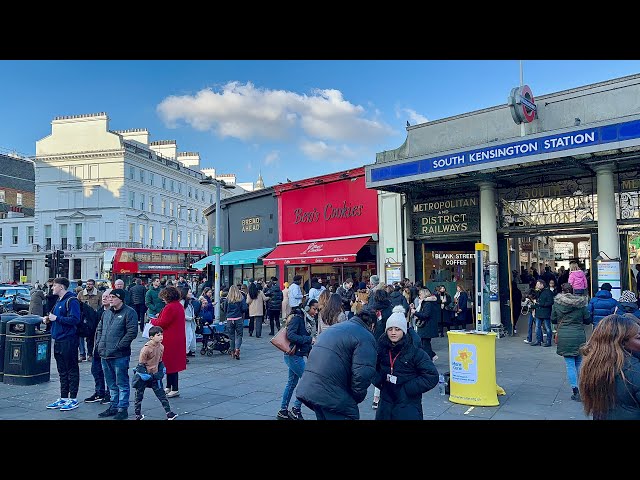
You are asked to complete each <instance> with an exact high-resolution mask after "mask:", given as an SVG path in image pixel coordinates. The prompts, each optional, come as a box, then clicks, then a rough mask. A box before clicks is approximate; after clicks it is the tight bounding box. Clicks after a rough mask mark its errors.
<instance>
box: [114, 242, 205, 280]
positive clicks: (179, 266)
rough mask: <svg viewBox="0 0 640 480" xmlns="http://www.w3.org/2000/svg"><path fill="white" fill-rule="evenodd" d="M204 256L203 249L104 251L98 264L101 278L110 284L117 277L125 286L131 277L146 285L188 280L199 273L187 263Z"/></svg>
mask: <svg viewBox="0 0 640 480" xmlns="http://www.w3.org/2000/svg"><path fill="white" fill-rule="evenodd" d="M205 256H206V252H205V251H204V250H173V249H171V250H168V249H159V248H107V249H105V251H104V257H103V262H102V277H103V278H105V279H107V280H110V281H111V283H112V284H113V282H115V281H116V280H117V279H119V278H121V279H122V280H124V284H125V285H129V284H131V281H132V280H133V279H134V278H141V279H142V281H143V282H144V283H149V282H150V281H151V279H152V278H155V277H159V278H161V279H162V278H166V279H170V280H175V279H177V278H178V277H180V276H181V275H182V276H184V277H185V278H191V277H193V276H195V275H198V274H199V273H200V272H201V271H200V270H195V269H193V268H191V264H193V263H195V262H197V261H198V260H200V259H201V258H203V257H205Z"/></svg>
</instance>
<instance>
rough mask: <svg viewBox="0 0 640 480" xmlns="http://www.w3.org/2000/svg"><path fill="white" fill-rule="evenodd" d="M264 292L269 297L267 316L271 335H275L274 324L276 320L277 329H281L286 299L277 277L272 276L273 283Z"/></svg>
mask: <svg viewBox="0 0 640 480" xmlns="http://www.w3.org/2000/svg"><path fill="white" fill-rule="evenodd" d="M263 293H264V296H265V297H267V298H268V299H269V301H268V302H267V316H268V317H269V328H270V329H271V331H270V332H269V335H275V330H274V329H273V324H274V322H275V326H276V329H277V330H280V315H281V313H282V301H283V300H284V296H283V295H282V290H280V284H279V283H278V279H277V278H276V277H271V285H270V286H269V287H268V288H267V289H266V290H264V291H263Z"/></svg>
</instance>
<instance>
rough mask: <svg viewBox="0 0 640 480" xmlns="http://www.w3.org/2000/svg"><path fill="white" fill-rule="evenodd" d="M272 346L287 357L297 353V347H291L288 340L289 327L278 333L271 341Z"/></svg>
mask: <svg viewBox="0 0 640 480" xmlns="http://www.w3.org/2000/svg"><path fill="white" fill-rule="evenodd" d="M270 342H271V344H272V345H273V346H274V347H276V348H277V349H278V350H280V351H282V352H284V353H285V354H287V355H293V354H294V353H296V345H295V343H294V344H293V347H292V346H291V342H290V341H289V339H288V338H287V327H282V328H281V329H280V330H279V331H278V333H276V334H275V335H274V336H273V337H272V338H271V340H270Z"/></svg>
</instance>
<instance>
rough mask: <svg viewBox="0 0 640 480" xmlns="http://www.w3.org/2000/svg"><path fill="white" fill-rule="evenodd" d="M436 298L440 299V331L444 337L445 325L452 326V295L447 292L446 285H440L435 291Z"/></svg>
mask: <svg viewBox="0 0 640 480" xmlns="http://www.w3.org/2000/svg"><path fill="white" fill-rule="evenodd" d="M435 295H436V298H437V299H438V305H439V307H440V322H439V325H438V331H439V332H440V336H441V337H444V327H447V329H449V327H451V310H450V307H449V306H450V305H451V295H449V294H448V293H447V289H446V288H445V286H444V285H440V286H438V288H437V289H436V292H435Z"/></svg>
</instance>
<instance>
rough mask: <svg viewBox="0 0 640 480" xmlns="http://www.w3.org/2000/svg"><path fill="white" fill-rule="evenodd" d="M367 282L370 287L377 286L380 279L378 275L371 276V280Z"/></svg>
mask: <svg viewBox="0 0 640 480" xmlns="http://www.w3.org/2000/svg"><path fill="white" fill-rule="evenodd" d="M369 280H370V281H371V284H372V285H377V284H379V283H380V277H379V276H378V275H371V278H370V279H369Z"/></svg>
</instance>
